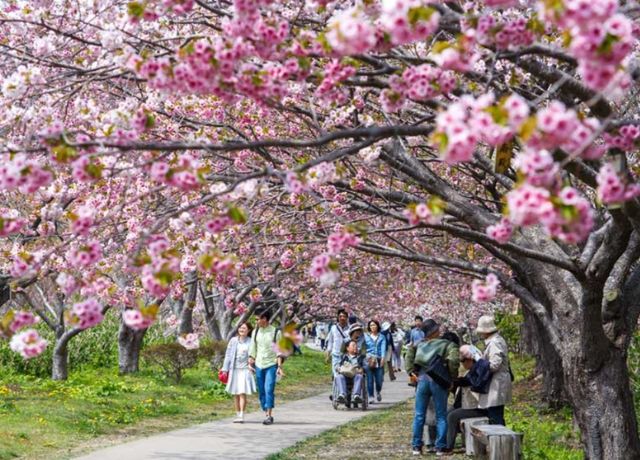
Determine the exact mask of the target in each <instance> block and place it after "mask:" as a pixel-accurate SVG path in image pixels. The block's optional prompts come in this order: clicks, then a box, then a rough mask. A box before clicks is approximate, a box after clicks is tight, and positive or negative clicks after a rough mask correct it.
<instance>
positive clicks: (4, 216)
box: [0, 208, 27, 237]
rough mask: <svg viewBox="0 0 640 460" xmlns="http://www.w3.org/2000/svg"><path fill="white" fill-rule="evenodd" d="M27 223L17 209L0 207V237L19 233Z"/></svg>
mask: <svg viewBox="0 0 640 460" xmlns="http://www.w3.org/2000/svg"><path fill="white" fill-rule="evenodd" d="M26 225H27V220H26V219H23V218H22V217H20V213H19V212H18V211H17V210H16V209H7V208H0V237H2V236H9V235H11V234H13V233H19V232H20V231H22V229H23V228H24V227H25V226H26Z"/></svg>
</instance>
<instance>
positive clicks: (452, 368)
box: [406, 319, 460, 457]
mask: <svg viewBox="0 0 640 460" xmlns="http://www.w3.org/2000/svg"><path fill="white" fill-rule="evenodd" d="M422 330H423V332H424V336H425V338H424V340H423V341H422V342H421V343H419V344H418V346H417V347H415V351H411V350H412V348H413V347H412V348H410V352H408V353H407V357H406V360H407V361H406V366H407V371H408V372H412V373H414V374H417V379H418V385H417V388H416V402H415V414H414V417H413V439H412V441H411V445H412V448H413V455H422V448H423V445H424V425H425V421H426V413H427V408H428V407H429V401H430V400H432V399H433V405H434V406H435V410H436V435H437V436H436V442H435V449H436V456H437V457H441V456H444V455H446V454H447V398H448V396H449V388H444V387H443V386H441V385H440V384H439V383H437V382H436V381H435V380H433V379H432V378H431V377H430V376H429V375H428V374H427V372H426V369H424V368H422V367H421V366H417V365H415V362H414V360H415V356H416V354H417V353H418V352H419V353H423V354H424V355H431V356H435V355H440V356H442V358H444V360H445V362H446V366H447V371H448V372H449V375H450V376H452V377H453V376H457V371H458V366H459V364H460V362H459V354H458V347H457V346H456V344H455V343H453V342H451V341H449V340H445V339H442V338H440V325H439V324H438V323H436V322H435V321H434V320H432V319H428V320H427V321H425V322H424V323H423V325H422Z"/></svg>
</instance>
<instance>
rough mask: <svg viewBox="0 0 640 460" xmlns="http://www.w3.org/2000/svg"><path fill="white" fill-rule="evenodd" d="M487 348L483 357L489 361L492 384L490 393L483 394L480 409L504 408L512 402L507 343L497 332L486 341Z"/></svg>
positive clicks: (479, 404)
mask: <svg viewBox="0 0 640 460" xmlns="http://www.w3.org/2000/svg"><path fill="white" fill-rule="evenodd" d="M484 343H485V345H486V348H485V350H484V353H483V355H482V357H483V358H484V359H486V360H487V361H489V368H490V369H491V384H490V385H489V392H488V393H486V394H481V395H480V399H479V401H478V407H479V408H480V409H486V408H487V407H495V406H504V405H505V404H508V403H510V402H511V374H510V373H509V352H508V350H507V342H505V341H504V339H503V338H502V336H501V335H500V334H498V333H497V332H496V333H495V334H493V335H492V336H490V337H489V338H488V339H486V340H485V341H484Z"/></svg>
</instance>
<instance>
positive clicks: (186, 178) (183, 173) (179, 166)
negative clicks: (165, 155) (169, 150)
mask: <svg viewBox="0 0 640 460" xmlns="http://www.w3.org/2000/svg"><path fill="white" fill-rule="evenodd" d="M201 168H202V164H201V162H200V161H199V160H198V159H197V158H195V157H194V156H192V155H188V154H183V155H180V156H179V157H178V161H177V162H176V164H175V165H174V164H171V165H170V164H169V163H167V162H164V161H156V162H154V163H153V164H152V165H151V170H150V171H149V172H150V175H151V178H152V179H153V180H155V181H156V182H160V183H162V184H167V185H171V186H173V187H177V188H179V189H180V190H183V191H190V190H197V189H198V188H200V185H201V184H202V182H204V179H203V177H202V174H203V170H202V169H201Z"/></svg>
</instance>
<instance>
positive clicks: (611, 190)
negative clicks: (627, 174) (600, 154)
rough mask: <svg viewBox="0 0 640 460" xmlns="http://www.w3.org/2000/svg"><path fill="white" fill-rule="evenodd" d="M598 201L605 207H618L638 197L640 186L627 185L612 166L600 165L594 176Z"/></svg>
mask: <svg viewBox="0 0 640 460" xmlns="http://www.w3.org/2000/svg"><path fill="white" fill-rule="evenodd" d="M596 181H597V183H598V189H597V192H598V199H599V200H600V201H601V202H602V203H603V204H606V205H618V204H621V203H623V202H625V201H627V200H630V199H632V198H635V197H637V196H640V184H627V183H626V181H624V180H622V178H621V177H620V176H619V175H618V173H617V172H616V170H615V168H614V167H613V165H612V164H610V163H606V164H604V165H602V167H601V168H600V171H599V172H598V175H597V176H596Z"/></svg>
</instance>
